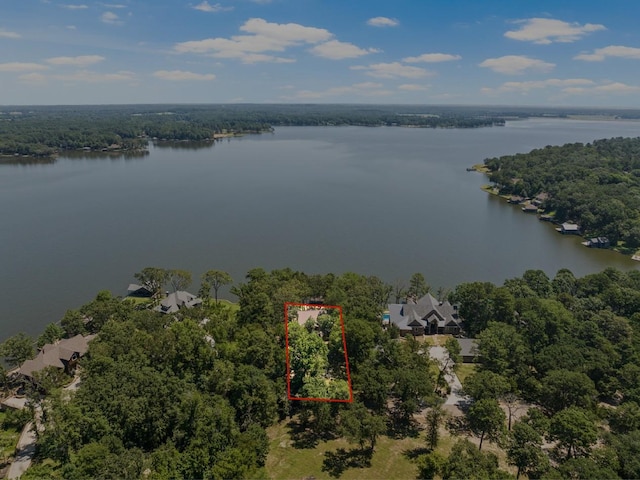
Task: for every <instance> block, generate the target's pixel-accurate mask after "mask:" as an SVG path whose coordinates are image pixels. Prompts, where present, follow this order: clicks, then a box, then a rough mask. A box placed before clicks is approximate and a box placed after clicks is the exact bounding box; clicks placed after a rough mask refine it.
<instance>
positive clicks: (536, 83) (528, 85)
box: [481, 78, 595, 94]
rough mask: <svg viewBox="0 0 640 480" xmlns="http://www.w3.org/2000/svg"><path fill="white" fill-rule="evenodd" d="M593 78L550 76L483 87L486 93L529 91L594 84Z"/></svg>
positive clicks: (483, 91) (581, 86)
mask: <svg viewBox="0 0 640 480" xmlns="http://www.w3.org/2000/svg"><path fill="white" fill-rule="evenodd" d="M594 84H595V82H594V81H593V80H589V79H587V78H564V79H562V78H548V79H546V80H527V81H524V82H505V83H503V84H502V85H500V86H499V87H498V88H488V87H484V88H482V89H481V91H482V93H485V94H496V93H508V92H520V93H528V92H529V91H530V90H534V89H543V88H549V87H555V88H563V87H564V88H583V87H585V86H590V85H594Z"/></svg>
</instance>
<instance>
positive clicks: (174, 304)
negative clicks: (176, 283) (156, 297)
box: [154, 290, 202, 313]
mask: <svg viewBox="0 0 640 480" xmlns="http://www.w3.org/2000/svg"><path fill="white" fill-rule="evenodd" d="M201 304H202V299H201V298H198V297H196V296H195V295H194V294H192V293H189V292H185V291H184V290H178V291H177V292H173V293H170V294H168V295H167V296H166V297H165V298H163V299H162V301H161V302H160V304H159V305H158V306H156V307H155V308H154V310H155V311H156V312H160V313H176V312H178V311H180V310H182V309H183V308H193V307H196V306H198V305H201Z"/></svg>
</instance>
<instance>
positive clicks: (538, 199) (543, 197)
mask: <svg viewBox="0 0 640 480" xmlns="http://www.w3.org/2000/svg"><path fill="white" fill-rule="evenodd" d="M547 200H549V194H548V193H547V192H542V193H539V194H538V195H536V196H535V197H534V198H533V200H532V201H531V203H533V204H534V205H536V206H537V207H539V206H541V205H542V204H543V203H544V202H546V201H547Z"/></svg>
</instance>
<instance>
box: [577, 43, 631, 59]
mask: <svg viewBox="0 0 640 480" xmlns="http://www.w3.org/2000/svg"><path fill="white" fill-rule="evenodd" d="M607 57H617V58H631V59H634V60H640V48H635V47H623V46H622V45H609V46H608V47H604V48H596V49H595V50H594V51H593V53H581V54H580V55H576V56H575V57H573V59H574V60H584V61H587V62H601V61H603V60H604V59H606V58H607Z"/></svg>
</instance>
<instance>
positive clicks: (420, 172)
mask: <svg viewBox="0 0 640 480" xmlns="http://www.w3.org/2000/svg"><path fill="white" fill-rule="evenodd" d="M637 135H638V124H634V123H631V122H616V121H606V122H598V121H575V120H559V119H536V120H524V121H517V122H507V124H506V126H504V127H493V128H481V129H462V130H456V129H415V128H386V127H381V128H365V127H286V128H285V127H282V128H277V129H276V130H275V133H273V134H271V133H266V134H261V135H248V136H245V137H238V138H229V139H223V140H221V141H218V142H216V143H215V144H213V145H210V146H206V147H204V148H199V149H193V148H190V147H193V146H192V145H188V144H184V145H175V144H173V145H171V146H166V145H164V146H161V145H150V148H149V153H148V154H147V155H140V156H137V155H131V156H128V155H121V156H106V155H105V156H101V155H98V156H86V155H82V154H78V155H73V156H66V157H63V156H61V157H60V158H58V159H57V161H56V162H55V163H52V164H31V165H14V164H11V165H0V205H1V207H0V221H1V222H2V225H3V228H2V229H1V230H0V242H1V244H2V245H3V248H2V250H1V251H0V265H2V268H3V275H2V276H1V277H0V291H2V297H3V299H4V301H3V302H2V303H1V304H0V337H2V338H6V337H8V336H10V335H13V334H15V333H17V332H18V331H26V332H28V333H30V334H32V335H36V334H37V333H38V332H40V331H41V330H42V328H43V327H44V326H45V325H46V324H48V323H50V322H52V321H56V320H59V319H60V318H61V316H62V315H63V314H64V311H65V310H66V309H67V308H74V307H77V306H79V305H81V304H83V303H85V302H87V301H88V300H90V299H91V298H92V297H93V296H94V295H95V293H96V292H97V291H99V290H101V289H108V290H111V291H112V292H113V293H114V294H116V295H119V294H125V293H126V292H125V290H126V286H127V284H128V283H129V282H130V281H133V277H132V275H133V273H134V272H137V271H140V270H141V269H142V268H144V267H146V266H159V267H164V268H182V269H186V270H190V271H191V272H192V273H193V275H194V277H195V278H197V277H198V276H199V275H200V274H201V273H203V272H204V271H206V270H209V269H212V268H215V269H220V270H225V271H228V272H230V273H231V275H232V276H233V278H234V279H235V280H237V281H241V280H242V279H243V277H244V275H245V274H246V272H247V271H248V270H250V269H251V268H254V267H257V266H261V267H264V268H265V269H272V268H283V267H291V268H293V269H299V270H303V271H305V272H308V273H314V272H318V273H326V272H330V271H331V272H335V273H341V272H345V271H357V272H360V273H363V274H370V275H378V276H380V277H381V278H383V279H384V280H386V281H388V282H390V283H393V282H395V281H396V279H408V278H409V277H410V276H411V274H412V273H413V272H416V271H420V272H422V273H424V275H425V276H426V278H427V280H428V282H429V283H430V284H431V285H433V286H434V287H438V286H444V287H453V286H455V285H456V284H457V283H460V282H463V281H472V280H487V281H492V282H496V283H502V281H504V279H505V278H510V277H515V276H520V275H522V273H523V272H524V271H525V270H527V269H537V268H539V269H542V270H544V271H545V272H547V273H548V274H549V275H553V274H554V273H555V272H556V271H557V270H558V269H560V268H569V269H571V270H572V271H574V272H575V274H576V275H578V276H581V275H585V274H587V273H591V272H595V271H600V270H602V269H603V268H606V267H608V266H612V267H617V268H620V269H623V270H628V269H632V268H637V267H638V265H637V263H636V262H634V261H632V260H631V259H630V258H627V257H624V256H623V255H619V254H617V253H615V252H612V251H606V250H598V249H588V248H584V247H583V246H581V245H580V244H579V241H580V239H579V238H577V237H575V238H570V237H568V236H562V235H558V234H557V233H556V232H555V231H554V230H553V228H552V226H551V225H546V224H543V222H537V221H535V219H534V218H531V217H529V216H527V215H523V214H522V212H521V211H519V210H517V209H514V208H509V206H508V205H506V204H505V203H504V202H503V201H502V200H501V199H499V198H496V197H493V196H489V195H486V193H484V192H483V191H482V190H481V189H480V187H481V186H482V184H483V183H486V178H484V177H483V176H482V175H476V174H472V173H469V172H467V171H466V169H467V167H468V166H469V165H472V164H475V163H480V162H482V160H483V159H484V158H487V157H493V156H499V155H506V154H512V153H516V152H528V151H530V150H531V149H533V148H539V147H543V146H545V145H551V144H557V145H559V144H564V143H567V142H588V141H592V140H594V139H597V138H606V137H614V136H637ZM197 288H198V286H197V285H195V286H193V287H192V290H194V291H197Z"/></svg>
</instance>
